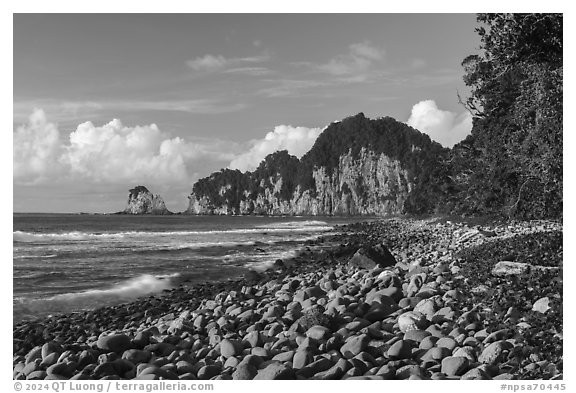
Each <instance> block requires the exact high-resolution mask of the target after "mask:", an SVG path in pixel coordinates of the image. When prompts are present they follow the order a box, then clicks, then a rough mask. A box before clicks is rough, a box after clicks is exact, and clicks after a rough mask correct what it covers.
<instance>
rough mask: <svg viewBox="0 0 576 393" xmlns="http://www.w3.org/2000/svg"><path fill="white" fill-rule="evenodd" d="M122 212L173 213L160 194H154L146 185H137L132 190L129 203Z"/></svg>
mask: <svg viewBox="0 0 576 393" xmlns="http://www.w3.org/2000/svg"><path fill="white" fill-rule="evenodd" d="M120 213H121V214H155V215H166V214H172V212H170V211H168V209H167V208H166V204H165V203H164V200H163V199H162V197H161V196H160V195H154V194H152V193H151V192H150V191H148V189H147V188H146V187H144V186H136V187H134V188H133V189H131V190H130V194H129V195H128V204H127V206H126V209H124V211H122V212H120Z"/></svg>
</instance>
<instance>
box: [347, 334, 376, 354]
mask: <svg viewBox="0 0 576 393" xmlns="http://www.w3.org/2000/svg"><path fill="white" fill-rule="evenodd" d="M369 341H370V337H369V336H368V335H367V334H361V335H359V336H351V337H349V338H348V339H347V340H346V342H345V343H344V345H342V348H340V352H341V353H342V355H343V356H344V357H345V358H348V359H350V358H353V357H354V356H356V355H358V354H359V353H360V352H362V351H364V350H365V349H366V347H367V346H368V342H369Z"/></svg>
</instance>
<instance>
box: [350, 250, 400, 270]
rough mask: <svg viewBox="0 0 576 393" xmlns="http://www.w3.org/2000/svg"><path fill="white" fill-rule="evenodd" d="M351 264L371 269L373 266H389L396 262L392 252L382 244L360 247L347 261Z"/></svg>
mask: <svg viewBox="0 0 576 393" xmlns="http://www.w3.org/2000/svg"><path fill="white" fill-rule="evenodd" d="M348 264H349V265H351V266H357V267H360V268H363V269H373V268H375V267H381V268H385V267H390V266H394V265H395V264H396V259H395V258H394V256H393V255H392V253H391V252H390V251H389V250H388V249H387V248H386V247H385V246H384V245H382V244H379V245H376V246H374V247H369V246H366V247H362V248H360V249H359V250H358V251H356V253H355V254H354V256H353V257H352V258H351V259H350V261H349V262H348Z"/></svg>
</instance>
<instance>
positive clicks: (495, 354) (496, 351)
mask: <svg viewBox="0 0 576 393" xmlns="http://www.w3.org/2000/svg"><path fill="white" fill-rule="evenodd" d="M510 348H512V344H510V343H509V342H508V341H505V340H501V341H495V342H493V343H492V344H490V345H488V346H487V347H486V348H484V350H483V351H482V353H481V354H480V356H478V361H479V362H480V363H486V364H494V363H496V362H498V361H499V360H500V358H501V357H502V356H503V355H504V351H506V350H508V349H510Z"/></svg>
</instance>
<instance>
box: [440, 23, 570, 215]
mask: <svg viewBox="0 0 576 393" xmlns="http://www.w3.org/2000/svg"><path fill="white" fill-rule="evenodd" d="M477 20H478V22H479V23H480V24H481V26H480V27H478V28H477V29H476V31H477V32H478V34H479V36H480V39H481V45H480V49H481V50H482V54H481V55H471V56H468V57H467V58H466V59H465V60H464V62H463V63H462V65H463V67H464V70H465V75H464V81H465V82H466V84H467V85H468V86H470V87H471V88H472V95H471V96H470V97H469V98H468V99H467V100H466V102H465V105H466V107H467V108H468V109H469V110H470V111H471V113H472V114H473V115H474V126H473V129H472V134H471V135H470V136H469V137H468V138H467V139H466V140H464V141H462V142H461V143H460V144H458V145H456V146H455V147H454V148H453V150H452V152H451V161H450V164H451V172H452V175H451V179H452V180H453V181H452V184H451V192H450V193H448V195H447V199H449V200H450V201H451V203H452V206H450V208H451V210H453V211H455V212H460V213H470V214H491V213H495V214H499V215H504V216H507V217H516V218H523V219H534V218H543V217H561V216H562V110H563V108H562V96H563V87H562V82H563V64H562V47H563V45H562V26H563V17H562V14H479V15H478V17H477Z"/></svg>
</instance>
